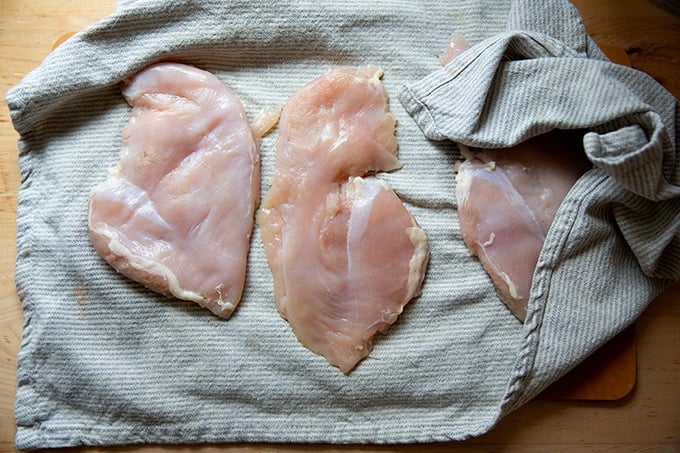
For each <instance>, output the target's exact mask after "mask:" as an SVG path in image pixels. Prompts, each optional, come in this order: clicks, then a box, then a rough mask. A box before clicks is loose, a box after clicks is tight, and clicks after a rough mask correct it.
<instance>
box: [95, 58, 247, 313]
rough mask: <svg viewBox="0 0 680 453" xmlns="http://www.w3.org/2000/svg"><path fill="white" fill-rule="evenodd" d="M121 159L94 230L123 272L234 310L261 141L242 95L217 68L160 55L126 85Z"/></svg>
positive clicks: (219, 309) (215, 308)
mask: <svg viewBox="0 0 680 453" xmlns="http://www.w3.org/2000/svg"><path fill="white" fill-rule="evenodd" d="M123 96H124V97H125V99H126V100H127V101H128V103H129V104H130V105H131V106H132V112H131V118H130V120H129V122H128V124H127V125H126V126H125V128H124V130H123V147H122V151H121V157H120V162H119V164H118V165H117V166H116V167H115V168H113V169H112V170H111V171H110V174H109V177H108V179H107V180H106V181H104V182H103V183H101V184H100V185H98V186H97V187H95V188H94V189H93V190H92V193H91V197H90V213H89V232H90V237H91V240H92V243H93V245H94V247H95V249H96V250H97V252H98V253H99V254H100V255H101V256H102V257H103V258H104V259H106V261H107V262H108V263H109V264H110V265H111V266H113V268H115V269H116V270H117V271H118V272H120V273H121V274H123V275H125V276H127V277H129V278H131V279H133V280H135V281H137V282H140V283H142V284H143V285H145V286H147V287H148V288H150V289H152V290H154V291H157V292H159V293H162V294H165V295H168V296H174V297H176V298H179V299H185V300H190V301H193V302H196V303H198V304H200V305H201V306H203V307H206V308H208V309H209V310H210V311H212V312H213V313H215V314H216V315H218V316H220V317H224V318H228V317H229V316H230V315H231V313H232V312H233V311H234V309H235V308H236V306H237V304H238V303H239V301H240V299H241V294H242V291H243V286H244V282H245V273H246V260H247V255H248V250H249V243H250V235H251V231H252V228H253V217H254V210H255V207H256V204H257V202H258V193H259V183H260V165H259V150H258V147H257V143H256V141H255V139H254V137H253V133H252V132H251V129H250V127H249V125H248V121H247V118H246V113H245V111H244V109H243V106H242V105H241V102H240V101H239V99H238V98H237V97H236V96H235V95H234V94H233V93H232V92H231V91H230V90H229V88H227V86H226V85H225V84H224V83H222V82H221V81H220V80H219V79H218V78H217V77H215V76H214V75H212V74H210V73H208V72H205V71H202V70H199V69H196V68H194V67H190V66H186V65H181V64H175V63H158V64H155V65H152V66H150V67H148V68H146V69H144V70H142V71H141V72H140V73H138V74H137V75H135V76H134V77H133V78H132V79H131V80H130V81H129V83H128V84H127V85H126V86H125V87H124V89H123Z"/></svg>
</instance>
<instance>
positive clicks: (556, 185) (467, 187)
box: [456, 131, 588, 321]
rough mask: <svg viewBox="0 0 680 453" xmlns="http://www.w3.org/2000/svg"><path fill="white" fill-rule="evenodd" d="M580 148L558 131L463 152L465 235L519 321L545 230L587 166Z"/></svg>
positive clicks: (459, 195) (460, 195)
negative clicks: (503, 145)
mask: <svg viewBox="0 0 680 453" xmlns="http://www.w3.org/2000/svg"><path fill="white" fill-rule="evenodd" d="M579 149H581V150H582V145H581V144H580V138H579V136H578V134H577V133H569V132H557V131H556V132H551V133H548V134H544V135H541V136H538V137H535V138H533V139H530V140H527V141H525V142H523V143H520V144H519V145H517V146H514V147H512V148H508V149H495V150H490V149H486V150H481V149H475V150H464V152H463V155H464V156H465V158H466V160H465V162H463V163H461V164H460V166H459V168H458V175H457V179H456V181H457V184H456V199H457V201H458V214H459V216H460V228H461V232H462V234H463V240H464V241H465V244H466V245H467V246H468V247H469V248H470V250H471V251H472V252H473V253H474V254H475V255H476V256H478V257H479V260H480V261H481V263H482V266H483V267H484V269H485V270H486V271H487V273H488V274H489V276H490V277H491V280H492V281H493V283H494V285H495V287H496V289H497V291H498V294H499V296H500V297H501V299H502V300H503V302H505V304H506V305H507V306H508V308H509V309H510V311H511V312H512V313H513V314H514V315H515V316H516V317H517V319H519V320H520V321H524V319H525V318H526V314H527V304H528V302H529V293H530V292H531V285H532V282H533V276H534V271H535V270H536V264H537V263H538V257H539V255H540V253H541V250H542V249H543V244H544V243H545V238H546V236H547V234H548V230H549V229H550V226H551V225H552V222H553V220H554V218H555V215H556V214H557V210H558V208H559V206H560V204H561V203H562V200H564V197H565V196H566V195H567V193H568V192H569V190H570V189H571V187H572V186H573V185H574V183H575V182H576V181H577V180H578V178H579V177H580V176H581V175H582V174H583V173H584V172H585V171H586V169H587V168H588V164H587V160H586V159H585V155H584V154H583V153H582V151H581V152H580V151H579Z"/></svg>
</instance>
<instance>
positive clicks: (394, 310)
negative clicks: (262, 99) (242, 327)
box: [258, 66, 428, 373]
mask: <svg viewBox="0 0 680 453" xmlns="http://www.w3.org/2000/svg"><path fill="white" fill-rule="evenodd" d="M380 75H381V72H380V70H379V69H378V68H375V67H372V66H368V67H363V68H360V69H358V70H357V71H353V70H350V69H347V68H339V69H333V70H331V71H329V72H328V73H326V74H325V75H322V76H321V77H319V78H317V79H315V80H314V81H312V82H311V83H309V84H308V85H307V86H305V87H304V88H302V89H301V90H300V91H299V92H298V93H296V94H295V95H293V96H292V97H291V98H290V100H289V102H288V103H287V105H286V107H285V108H284V110H283V113H282V116H281V122H280V126H279V130H280V135H279V139H278V144H277V155H276V175H275V176H274V177H273V179H272V184H271V188H270V190H269V192H268V194H267V197H266V199H265V200H264V202H263V203H262V209H261V210H260V212H259V214H258V224H259V225H260V226H261V228H262V229H261V232H262V239H263V242H264V247H265V251H266V254H267V259H268V261H269V265H270V268H271V270H272V273H273V276H274V290H275V298H276V305H277V308H278V310H279V312H280V313H281V315H282V316H283V317H284V318H285V319H287V320H288V322H289V323H290V326H291V328H292V329H293V332H294V333H295V335H296V336H297V338H298V340H299V341H300V342H301V343H302V344H303V345H304V346H306V347H307V348H309V349H310V350H312V351H314V352H316V353H318V354H321V355H323V356H324V357H325V358H326V359H327V360H328V362H329V363H331V364H332V365H335V366H337V367H339V368H340V369H341V370H342V371H343V372H345V373H348V372H349V371H351V370H352V369H353V368H354V367H355V366H356V364H357V363H358V362H359V361H360V360H362V359H363V358H365V357H366V356H367V355H368V354H369V352H370V351H371V348H372V341H373V336H374V335H375V334H376V333H377V332H385V331H386V330H387V329H388V327H389V326H390V325H391V324H392V323H394V321H395V320H396V319H397V317H398V316H399V314H400V313H401V311H402V309H403V307H404V305H406V303H407V302H409V300H411V299H412V298H413V297H415V296H416V295H418V294H419V291H420V286H421V283H422V280H423V276H424V274H425V268H426V265H427V260H428V244H427V239H426V236H425V233H424V232H423V230H422V229H421V228H420V227H419V226H418V225H417V223H416V221H415V220H414V219H413V217H412V216H411V214H410V213H409V212H408V211H407V210H406V208H405V207H404V205H403V204H402V202H401V201H400V200H399V198H398V197H397V195H396V194H395V193H394V192H393V191H392V190H391V189H390V188H389V187H388V185H387V184H386V183H385V182H383V181H380V180H378V179H376V178H375V177H366V178H362V177H361V176H363V175H365V174H367V173H372V172H377V171H387V170H394V169H396V168H399V166H400V164H399V162H398V160H397V159H396V157H395V154H396V151H397V142H396V138H395V124H396V121H395V118H394V117H393V116H392V115H391V114H390V113H388V106H387V93H386V92H385V89H384V87H383V86H382V84H381V82H380V80H379V77H380Z"/></svg>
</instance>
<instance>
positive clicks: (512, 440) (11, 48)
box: [0, 0, 680, 453]
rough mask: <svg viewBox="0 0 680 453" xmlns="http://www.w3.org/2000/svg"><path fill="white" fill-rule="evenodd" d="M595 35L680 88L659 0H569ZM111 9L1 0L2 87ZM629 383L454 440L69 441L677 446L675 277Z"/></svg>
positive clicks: (0, 251) (0, 200)
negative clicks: (626, 390)
mask: <svg viewBox="0 0 680 453" xmlns="http://www.w3.org/2000/svg"><path fill="white" fill-rule="evenodd" d="M573 2H574V4H576V6H577V7H578V9H579V10H580V11H581V14H582V15H583V19H584V22H585V24H586V27H587V29H588V31H589V33H590V34H591V36H593V38H594V39H595V41H597V42H598V44H600V45H603V46H613V47H615V48H618V49H620V50H623V51H624V52H625V53H626V54H627V55H628V58H629V59H630V61H631V64H632V66H633V67H634V68H637V69H639V70H641V71H644V72H647V73H648V74H650V75H651V76H653V77H654V78H655V79H657V80H658V81H659V82H660V83H661V84H662V85H664V86H665V87H666V88H667V89H668V90H669V91H670V92H672V93H673V94H674V95H675V96H676V97H680V17H678V16H674V15H672V14H670V13H668V12H667V11H665V10H664V9H662V8H661V7H660V6H658V5H659V4H661V3H662V0H658V1H656V2H655V1H646V0H624V1H621V0H573ZM114 10H115V1H114V0H98V1H96V2H93V1H85V0H64V1H60V2H55V1H53V0H0V92H1V93H2V97H3V99H4V95H5V93H6V91H7V89H8V88H10V87H11V86H13V85H16V84H17V83H18V82H19V81H20V80H21V78H22V77H23V76H24V75H25V74H26V73H28V72H29V71H31V70H32V69H34V68H35V67H37V66H38V65H39V63H40V62H41V60H42V59H43V58H44V57H45V56H46V55H47V54H48V53H49V51H50V49H51V47H52V45H53V43H54V42H55V41H57V39H58V38H59V37H60V36H62V35H63V34H64V33H66V32H72V31H76V30H80V29H81V28H83V27H85V26H87V25H89V24H90V23H92V22H94V21H96V20H98V19H100V18H102V17H104V16H105V15H107V14H110V13H111V12H113V11H114ZM17 137H18V136H17V133H16V132H15V131H14V129H13V128H12V125H11V123H10V120H9V114H8V110H7V106H6V105H5V104H4V102H3V103H2V106H1V108H0V453H1V452H13V451H15V448H14V433H15V429H16V428H15V423H14V415H13V409H14V393H15V390H16V355H17V352H18V351H19V346H20V343H21V329H22V320H21V304H20V301H19V298H18V296H17V293H16V289H15V286H14V259H15V253H16V243H15V231H16V228H15V219H16V196H17V191H18V189H19V169H18V166H17V147H16V140H17ZM636 332H637V351H638V355H637V367H638V369H637V373H638V374H637V384H636V386H635V388H634V389H633V391H632V392H631V393H630V394H629V395H628V396H626V397H625V398H623V399H620V400H617V401H569V400H560V401H551V400H535V401H532V402H530V403H529V404H527V405H525V406H524V407H523V408H521V409H519V410H518V411H516V412H514V413H512V414H510V415H509V416H507V417H506V418H505V419H504V420H502V421H501V423H500V424H499V425H498V426H497V427H496V428H495V429H493V430H492V431H491V432H489V433H488V434H486V435H484V436H482V437H480V438H477V439H473V440H471V441H467V442H463V443H458V444H426V445H413V446H408V445H407V446H323V445H313V446H312V445H309V446H305V445H271V444H226V445H220V446H183V447H172V446H165V447H159V446H131V447H117V448H108V449H107V448H78V449H73V450H69V451H92V452H94V451H101V452H103V451H107V452H108V451H121V452H122V451H135V452H142V451H202V452H214V451H224V450H227V451H236V452H243V453H246V452H248V453H250V452H273V451H322V452H336V451H354V450H358V451H390V452H393V451H413V452H415V451H419V452H421V451H423V452H426V451H429V452H444V451H450V450H451V449H453V448H454V447H456V448H463V449H465V450H468V451H491V450H494V451H528V452H538V451H547V450H550V451H572V450H576V451H586V450H587V451H602V450H618V449H623V450H625V451H643V450H644V451H664V452H665V451H679V452H680V284H679V283H676V284H675V285H673V286H672V287H670V288H669V289H668V290H666V291H665V292H664V293H663V294H662V295H661V296H660V297H658V299H657V300H656V301H654V303H652V305H651V306H650V307H649V309H648V310H647V311H646V312H645V313H643V314H642V316H641V317H640V319H639V320H638V321H637V323H636Z"/></svg>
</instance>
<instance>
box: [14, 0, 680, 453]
mask: <svg viewBox="0 0 680 453" xmlns="http://www.w3.org/2000/svg"><path fill="white" fill-rule="evenodd" d="M454 31H455V32H459V33H463V34H464V35H466V36H467V37H468V39H469V40H470V41H471V42H472V43H473V44H475V45H474V46H473V47H472V48H471V49H469V50H468V51H466V52H465V53H464V54H462V55H461V56H460V57H459V58H457V59H455V60H454V61H453V62H451V63H450V64H449V65H448V66H447V67H446V68H439V62H438V58H437V56H436V54H437V53H439V52H441V51H443V49H444V48H445V46H446V43H447V38H448V36H449V35H450V34H451V33H452V32H454ZM160 60H172V61H179V62H183V63H188V64H193V65H196V66H198V67H200V68H202V69H206V70H209V71H211V72H213V73H215V74H217V75H218V76H219V77H220V78H221V79H222V80H224V81H225V82H226V83H227V84H228V85H229V86H230V87H231V88H232V90H233V91H234V92H235V93H236V94H237V95H238V96H239V97H240V98H241V99H242V101H243V103H244V105H245V107H246V110H247V112H248V114H249V115H250V116H251V117H252V116H254V115H255V114H257V112H258V111H259V110H261V109H262V108H265V107H268V106H274V105H282V104H283V103H285V102H286V99H287V98H288V96H290V95H291V94H292V93H293V92H295V91H296V90H297V89H298V88H300V87H301V86H302V85H303V84H304V83H306V82H307V81H308V80H311V79H312V78H314V77H315V76H317V75H319V74H320V73H322V72H325V71H326V70H327V69H328V68H329V67H331V66H336V65H351V66H359V65H364V64H369V63H370V64H375V65H378V66H380V67H382V69H383V70H384V73H385V75H384V83H385V86H386V88H387V90H388V92H389V93H391V94H392V96H393V100H392V101H391V104H390V107H391V110H392V112H393V113H394V114H395V116H396V117H397V119H398V121H399V125H398V134H397V136H398V140H399V143H400V160H401V161H402V162H403V163H404V167H403V168H402V169H400V170H398V171H396V172H394V173H391V174H388V175H381V177H382V178H384V179H385V180H387V181H388V182H389V183H390V184H391V185H392V186H393V187H394V189H395V190H396V192H397V193H398V194H399V195H400V196H401V197H402V199H403V200H404V201H405V202H406V203H407V206H408V208H409V209H410V211H411V212H412V214H413V215H414V216H415V217H416V219H417V220H418V221H419V223H420V225H421V226H422V227H423V229H424V230H425V231H426V232H427V234H428V237H429V239H430V245H431V261H430V266H429V270H428V273H427V277H426V281H425V284H424V287H423V294H422V296H421V297H420V298H418V299H417V300H414V301H413V302H412V303H411V304H409V305H408V306H407V307H406V309H405V311H404V313H403V314H402V316H401V317H400V319H399V321H398V322H397V323H396V324H395V325H394V326H393V327H392V329H391V330H390V331H389V332H388V334H387V335H385V336H380V337H379V338H378V339H377V341H376V344H375V348H374V350H373V352H372V354H371V356H370V357H369V358H368V359H367V360H365V361H364V362H363V363H361V364H360V365H359V367H358V368H357V369H356V370H355V371H354V372H353V373H351V374H350V375H349V376H345V375H343V374H342V373H341V372H339V371H338V370H337V369H336V368H333V367H330V366H329V365H328V364H327V363H326V361H325V360H324V359H323V358H322V357H319V356H316V355H314V354H313V353H311V352H309V351H308V350H307V349H305V348H303V347H302V346H301V345H300V344H299V343H298V342H297V340H296V339H295V336H294V335H293V334H292V332H291V331H290V328H289V327H288V325H287V324H286V322H285V321H284V320H283V319H281V317H280V316H279V315H278V313H277V312H276V309H275V307H274V302H273V289H272V281H271V274H270V272H269V269H268V266H267V262H266V259H265V257H264V252H263V249H262V245H261V241H260V237H259V230H258V229H257V228H256V229H255V232H254V234H253V240H252V244H251V250H250V257H249V263H248V266H249V267H248V277H247V282H246V289H245V292H244V297H243V299H242V302H241V305H240V306H239V308H238V309H237V311H236V313H235V314H234V316H233V317H232V318H231V319H230V320H229V321H224V320H219V319H217V318H216V317H215V316H213V315H212V314H210V313H209V312H207V311H205V310H203V309H201V308H200V307H198V306H196V305H193V304H191V303H189V302H184V301H177V300H169V299H166V298H164V297H162V296H159V295H157V294H154V293H151V292H149V291H147V290H145V289H144V288H143V287H141V286H140V285H138V284H136V283H134V282H131V281H128V280H126V279H125V278H123V277H121V276H120V275H118V274H116V272H115V271H113V270H112V269H111V268H110V267H109V266H108V265H107V264H106V263H105V262H104V261H103V260H102V259H101V258H100V257H99V256H98V255H97V254H96V253H95V251H94V249H93V248H92V246H91V244H90V243H89V239H88V235H87V204H88V195H89V190H90V188H91V187H93V186H94V185H96V184H97V183H98V182H100V181H101V180H103V179H104V178H105V177H106V172H107V169H108V168H109V167H111V166H113V165H114V163H115V162H116V161H117V160H118V153H119V151H120V146H121V131H122V127H123V125H124V124H125V122H126V121H127V119H128V118H129V108H128V107H127V105H126V104H125V101H124V100H123V98H122V97H121V95H120V89H119V85H120V82H121V81H122V80H124V79H125V78H126V77H129V76H130V75H131V74H133V73H134V72H136V71H137V70H139V69H140V68H142V67H144V66H145V65H147V64H150V63H152V62H155V61H160ZM397 97H398V99H399V101H401V104H400V103H399V102H397V100H396V99H397ZM6 100H7V103H8V105H9V107H10V111H11V116H12V120H13V122H14V126H15V128H16V129H17V131H18V132H19V133H20V136H21V138H20V142H19V154H20V155H19V160H20V168H21V175H22V178H21V189H20V192H19V202H18V209H17V211H18V212H17V248H18V257H17V263H16V282H17V287H18V290H19V294H20V296H21V300H22V304H23V310H24V338H23V342H22V346H21V351H20V353H19V358H18V388H17V400H16V411H15V415H16V422H17V437H16V443H17V446H18V447H19V448H21V449H31V448H45V447H64V446H73V445H81V444H86V445H113V444H125V443H140V442H155V443H163V442H166V443H199V442H221V441H225V442H226V441H272V442H336V443H349V442H353V443H356V442H377V443H405V442H427V441H442V440H450V439H465V438H468V437H471V436H475V435H479V434H482V433H484V432H486V431H488V430H489V429H490V428H491V427H492V426H493V425H494V424H495V423H497V422H498V421H499V420H500V419H501V418H502V417H503V416H504V415H506V414H507V413H509V412H510V411H512V410H514V409H516V408H517V407H519V406H520V405H522V404H523V403H525V402H527V401H528V400H530V399H531V398H532V397H533V396H535V395H536V394H537V393H538V392H540V391H541V390H542V389H543V388H545V387H546V386H547V385H549V384H550V383H551V382H553V381H554V380H556V379H557V378H559V377H560V376H562V375H563V374H564V373H566V372H567V371H568V370H569V369H571V368H572V367H573V366H575V365H576V364H577V363H578V362H580V361H581V360H583V359H584V358H585V357H587V356H588V354H590V353H591V352H592V351H594V350H595V349H596V348H598V347H599V346H600V345H602V344H603V343H604V342H606V341H607V340H608V339H610V338H611V337H613V336H614V335H616V334H617V333H618V332H620V331H621V330H623V329H624V328H625V327H626V326H628V325H629V324H630V323H631V322H633V321H634V319H635V318H636V317H637V316H638V315H639V314H640V313H641V312H642V311H643V310H644V308H645V307H646V306H647V304H648V303H649V302H650V301H651V300H652V299H653V298H654V297H655V296H656V295H657V294H658V293H659V292H660V291H662V290H663V289H664V288H665V287H666V286H668V285H669V284H670V283H671V282H672V281H673V280H677V279H678V278H679V277H680V234H679V232H680V165H679V164H678V162H677V160H678V148H677V143H678V137H677V135H676V134H677V132H676V131H677V130H678V129H680V128H678V117H677V116H676V112H677V110H678V108H677V106H678V104H677V101H676V99H675V98H673V96H671V95H670V94H669V93H668V92H666V91H665V90H664V89H663V88H662V87H660V86H659V85H658V84H657V83H656V82H655V81H653V80H652V79H651V78H649V77H647V76H646V75H644V74H642V73H640V72H638V71H635V70H632V69H629V68H625V67H622V66H617V65H614V64H612V63H609V62H608V61H607V60H606V58H605V57H604V56H603V54H602V53H601V52H600V51H599V49H598V48H597V47H596V46H595V45H594V43H593V42H592V40H591V39H590V38H589V37H588V36H587V34H586V33H585V30H584V28H583V25H582V23H581V19H580V17H579V15H578V13H577V12H576V10H575V9H574V8H573V6H571V5H570V4H569V3H568V1H566V0H542V1H540V2H535V1H531V2H530V1H519V0H518V1H505V2H498V1H491V0H485V1H478V0H466V1H458V2H448V1H434V0H433V1H425V2H410V1H406V0H376V1H373V2H370V3H360V2H351V1H347V2H339V3H338V2H325V3H324V2H322V3H319V2H316V1H311V0H307V1H304V0H303V1H300V0H290V1H278V2H269V3H266V2H252V1H236V0H233V1H229V2H210V1H207V0H195V1H189V0H182V1H174V2H161V1H151V0H137V1H134V0H127V1H122V2H120V4H119V7H118V9H117V11H116V12H115V13H114V14H113V15H111V16H109V17H107V18H105V19H103V20H102V21H100V22H98V23H96V24H94V25H92V26H91V27H88V28H87V29H85V30H83V31H82V32H80V33H78V34H76V35H75V36H74V37H73V38H71V39H70V40H68V41H67V42H66V43H64V44H63V45H62V46H60V47H59V48H58V49H56V50H55V51H54V52H53V53H52V54H50V55H49V56H48V57H47V58H46V59H45V61H44V62H43V63H42V65H41V66H40V67H39V68H37V69H36V70H35V71H33V72H31V73H30V74H28V75H27V76H26V77H25V78H24V80H22V82H21V83H20V84H19V85H18V86H16V87H14V88H13V89H11V90H10V91H9V92H8V94H7V99H6ZM414 120H415V121H414ZM556 128H560V129H582V130H586V131H587V133H586V135H585V137H584V145H585V150H586V153H587V155H588V157H589V158H590V160H591V161H592V162H593V169H592V170H590V171H589V172H587V173H586V174H585V175H584V176H583V177H582V178H581V179H580V180H579V181H578V182H577V183H576V185H575V186H574V188H573V189H572V191H571V192H570V194H569V195H568V196H567V198H566V199H565V201H564V203H563V204H562V206H561V207H560V210H559V212H558V214H557V218H556V219H555V222H554V224H553V227H552V228H551V230H550V233H549V235H548V237H547V239H546V244H545V247H544V249H543V251H542V253H541V256H540V259H539V263H538V267H537V269H536V273H535V276H534V285H533V288H532V294H531V300H530V304H529V313H528V317H527V322H526V323H525V324H524V325H521V324H520V323H519V322H518V321H517V320H516V319H515V318H514V317H513V316H512V315H511V314H510V313H509V311H508V310H507V309H506V308H505V306H504V305H503V303H502V302H501V301H500V300H499V298H498V296H497V295H496V293H495V290H494V288H493V286H492V284H491V281H490V280H489V278H488V276H487V275H486V273H485V272H484V270H483V269H482V267H481V265H480V263H479V262H478V261H477V260H476V259H475V258H474V257H472V256H471V254H470V252H469V251H468V250H467V249H466V247H465V246H464V244H463V241H462V239H461V235H460V227H459V223H458V218H457V214H456V200H455V197H454V184H455V181H454V169H453V167H454V161H455V160H456V159H457V158H458V156H459V154H458V152H457V149H456V147H455V145H454V142H459V143H464V144H467V145H473V146H480V147H506V146H511V145H513V144H516V143H519V142H520V141H522V140H525V139H527V138H529V137H532V136H535V135H538V134H540V133H543V132H546V131H549V130H552V129H556ZM275 139H276V133H273V134H270V135H269V136H267V137H265V138H264V139H263V141H262V144H261V151H262V174H263V177H262V180H263V188H262V190H263V191H264V190H266V185H267V182H268V181H269V178H270V177H271V175H272V173H273V165H274V149H275Z"/></svg>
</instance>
